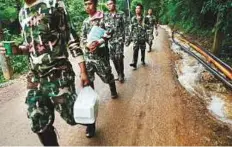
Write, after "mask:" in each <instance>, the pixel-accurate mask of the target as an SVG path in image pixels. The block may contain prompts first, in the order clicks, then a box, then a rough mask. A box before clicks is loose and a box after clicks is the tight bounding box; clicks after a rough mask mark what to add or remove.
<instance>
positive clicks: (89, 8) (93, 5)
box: [84, 0, 98, 15]
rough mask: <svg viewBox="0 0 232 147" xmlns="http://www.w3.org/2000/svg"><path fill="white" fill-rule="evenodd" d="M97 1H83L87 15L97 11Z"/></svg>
mask: <svg viewBox="0 0 232 147" xmlns="http://www.w3.org/2000/svg"><path fill="white" fill-rule="evenodd" d="M97 3H98V0H84V4H85V11H86V12H87V13H88V14H90V15H91V14H94V13H95V12H96V11H97Z"/></svg>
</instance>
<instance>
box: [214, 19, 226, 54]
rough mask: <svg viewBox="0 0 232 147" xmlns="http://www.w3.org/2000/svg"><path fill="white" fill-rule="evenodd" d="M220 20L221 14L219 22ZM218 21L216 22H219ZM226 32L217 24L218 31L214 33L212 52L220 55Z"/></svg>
mask: <svg viewBox="0 0 232 147" xmlns="http://www.w3.org/2000/svg"><path fill="white" fill-rule="evenodd" d="M218 22H219V15H218V16H217V23H218ZM217 23H216V24H217ZM223 38H224V34H223V32H222V31H221V29H220V28H218V27H217V26H216V31H215V34H214V42H213V47H212V52H213V54H214V55H216V56H218V55H219V54H220V52H221V48H222V43H223Z"/></svg>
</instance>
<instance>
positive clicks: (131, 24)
mask: <svg viewBox="0 0 232 147" xmlns="http://www.w3.org/2000/svg"><path fill="white" fill-rule="evenodd" d="M133 31H134V25H133V18H132V19H131V22H130V29H129V35H128V38H127V40H126V46H129V45H130V43H131V41H132V33H133Z"/></svg>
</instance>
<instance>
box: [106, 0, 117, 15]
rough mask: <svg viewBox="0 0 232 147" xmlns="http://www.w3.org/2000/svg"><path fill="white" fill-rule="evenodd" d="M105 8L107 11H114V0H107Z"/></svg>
mask: <svg viewBox="0 0 232 147" xmlns="http://www.w3.org/2000/svg"><path fill="white" fill-rule="evenodd" d="M107 8H108V9H109V11H110V12H111V11H115V10H116V0H108V1H107Z"/></svg>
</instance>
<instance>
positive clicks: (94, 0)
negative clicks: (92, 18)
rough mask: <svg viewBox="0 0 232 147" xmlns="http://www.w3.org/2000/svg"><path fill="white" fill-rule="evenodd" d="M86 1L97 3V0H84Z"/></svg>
mask: <svg viewBox="0 0 232 147" xmlns="http://www.w3.org/2000/svg"><path fill="white" fill-rule="evenodd" d="M86 1H92V2H93V3H94V4H95V5H97V3H98V0H84V2H86Z"/></svg>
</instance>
